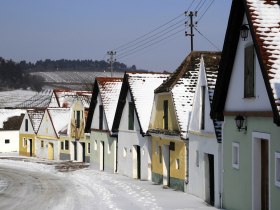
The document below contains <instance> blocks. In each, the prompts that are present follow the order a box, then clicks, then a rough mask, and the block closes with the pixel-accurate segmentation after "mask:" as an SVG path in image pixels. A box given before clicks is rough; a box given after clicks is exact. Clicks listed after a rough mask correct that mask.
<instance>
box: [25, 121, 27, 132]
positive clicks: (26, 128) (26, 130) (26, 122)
mask: <svg viewBox="0 0 280 210" xmlns="http://www.w3.org/2000/svg"><path fill="white" fill-rule="evenodd" d="M25 131H28V119H25Z"/></svg>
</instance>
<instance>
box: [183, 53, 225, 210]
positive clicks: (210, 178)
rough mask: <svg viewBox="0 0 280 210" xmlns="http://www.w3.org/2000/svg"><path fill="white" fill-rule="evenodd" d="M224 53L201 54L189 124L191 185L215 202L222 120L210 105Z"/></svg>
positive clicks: (217, 199)
mask: <svg viewBox="0 0 280 210" xmlns="http://www.w3.org/2000/svg"><path fill="white" fill-rule="evenodd" d="M220 58H221V53H218V52H217V53H215V52H212V53H206V54H202V55H201V59H200V64H199V75H198V81H197V85H196V90H195V96H194V101H193V110H192V116H191V120H190V126H189V185H188V186H189V187H188V192H189V193H191V194H194V195H196V196H198V197H200V198H202V199H204V200H205V201H206V202H208V203H209V204H211V205H214V206H216V207H219V206H220V193H221V185H220V182H221V125H222V123H221V122H218V121H216V120H212V119H211V118H210V108H211V103H212V99H213V93H214V89H215V84H216V78H217V75H218V68H219V62H220Z"/></svg>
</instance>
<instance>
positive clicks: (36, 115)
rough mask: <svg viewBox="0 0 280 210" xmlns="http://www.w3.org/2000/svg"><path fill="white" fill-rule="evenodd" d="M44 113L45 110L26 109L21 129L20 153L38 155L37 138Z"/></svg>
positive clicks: (29, 155) (31, 155) (22, 154)
mask: <svg viewBox="0 0 280 210" xmlns="http://www.w3.org/2000/svg"><path fill="white" fill-rule="evenodd" d="M43 115H44V111H43V110H34V109H32V110H26V113H25V115H24V118H23V120H22V123H21V127H20V130H19V155H21V156H27V157H34V156H36V151H35V142H36V141H35V140H36V135H37V132H38V129H39V126H40V123H41V121H42V118H43Z"/></svg>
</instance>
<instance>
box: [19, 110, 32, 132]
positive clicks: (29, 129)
mask: <svg viewBox="0 0 280 210" xmlns="http://www.w3.org/2000/svg"><path fill="white" fill-rule="evenodd" d="M26 119H27V120H28V131H25V120H26ZM19 131H20V133H21V134H34V130H33V126H32V124H31V121H30V118H29V116H28V114H27V112H26V113H25V115H24V118H23V120H22V123H21V126H20V129H19Z"/></svg>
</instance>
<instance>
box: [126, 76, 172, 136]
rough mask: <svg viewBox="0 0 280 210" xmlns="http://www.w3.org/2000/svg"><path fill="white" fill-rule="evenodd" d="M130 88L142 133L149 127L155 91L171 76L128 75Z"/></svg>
mask: <svg viewBox="0 0 280 210" xmlns="http://www.w3.org/2000/svg"><path fill="white" fill-rule="evenodd" d="M127 75H128V83H129V88H130V90H131V95H132V98H133V101H134V104H135V109H136V113H137V116H138V118H139V123H140V126H141V128H142V132H143V133H146V132H147V131H148V127H149V121H150V116H151V112H152V106H153V101H154V90H155V89H156V88H157V87H158V86H159V85H160V84H161V83H162V82H163V81H164V80H166V79H167V78H168V77H169V76H170V74H157V73H127Z"/></svg>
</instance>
